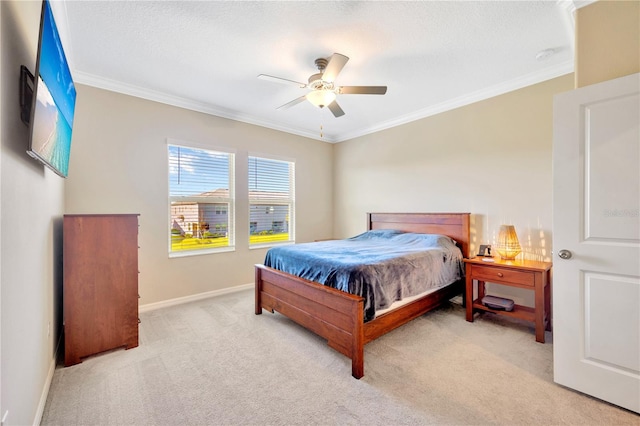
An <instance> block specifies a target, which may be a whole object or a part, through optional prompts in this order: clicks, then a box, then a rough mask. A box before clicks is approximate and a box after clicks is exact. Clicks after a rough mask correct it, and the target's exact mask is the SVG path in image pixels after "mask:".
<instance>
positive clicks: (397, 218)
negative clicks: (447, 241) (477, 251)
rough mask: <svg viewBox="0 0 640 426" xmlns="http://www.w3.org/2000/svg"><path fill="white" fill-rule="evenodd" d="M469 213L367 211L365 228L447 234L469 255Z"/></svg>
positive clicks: (464, 254) (466, 255)
mask: <svg viewBox="0 0 640 426" xmlns="http://www.w3.org/2000/svg"><path fill="white" fill-rule="evenodd" d="M469 216H470V213H367V230H373V229H397V230H399V231H405V232H417V233H420V234H442V235H447V236H449V237H451V238H453V239H454V240H456V242H457V243H458V245H459V247H460V249H461V250H462V255H463V256H464V257H465V258H468V257H469V235H470V233H469Z"/></svg>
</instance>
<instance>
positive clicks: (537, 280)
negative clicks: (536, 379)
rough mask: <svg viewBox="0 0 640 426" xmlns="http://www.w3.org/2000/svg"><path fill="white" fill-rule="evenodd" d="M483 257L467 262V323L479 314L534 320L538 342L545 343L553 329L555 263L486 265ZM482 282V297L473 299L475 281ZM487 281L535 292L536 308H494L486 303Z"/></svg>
mask: <svg viewBox="0 0 640 426" xmlns="http://www.w3.org/2000/svg"><path fill="white" fill-rule="evenodd" d="M482 259H483V258H482V257H474V258H472V259H464V262H465V264H466V292H465V298H466V309H467V321H469V322H473V315H474V313H475V312H477V311H487V312H493V313H494V314H497V315H506V316H509V317H513V318H520V319H523V320H527V321H531V322H534V323H535V326H536V342H540V343H544V331H545V330H549V331H550V330H551V266H552V264H551V262H536V261H531V260H500V259H498V258H493V259H494V260H493V262H485V261H483V260H482ZM474 281H477V282H478V298H477V299H475V300H474V299H473V287H474V286H473V282H474ZM485 282H490V283H496V284H500V285H506V286H509V287H518V288H524V289H527V290H532V291H533V292H534V293H535V306H534V307H533V308H530V307H527V306H521V305H515V306H514V308H513V310H512V311H501V310H496V309H491V308H489V307H487V306H484V305H483V304H482V298H483V297H484V296H485Z"/></svg>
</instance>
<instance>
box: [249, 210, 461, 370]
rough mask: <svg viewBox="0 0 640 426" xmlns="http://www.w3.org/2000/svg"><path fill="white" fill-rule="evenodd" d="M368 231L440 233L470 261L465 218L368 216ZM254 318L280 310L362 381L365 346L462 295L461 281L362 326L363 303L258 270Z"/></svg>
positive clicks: (300, 280) (338, 292)
mask: <svg viewBox="0 0 640 426" xmlns="http://www.w3.org/2000/svg"><path fill="white" fill-rule="evenodd" d="M367 229H368V230H373V229H397V230H401V231H406V232H417V233H423V234H444V235H448V236H450V237H451V238H453V239H454V240H456V241H457V243H458V245H459V246H460V248H461V249H462V254H463V256H464V257H465V258H468V257H469V213H367ZM255 273H256V277H255V280H256V281H255V297H256V301H255V313H256V315H260V314H261V313H262V309H266V310H268V311H269V312H271V313H273V312H274V311H278V312H280V313H281V314H283V315H285V316H287V317H289V318H290V319H292V320H293V321H295V322H297V323H298V324H300V325H302V326H303V327H305V328H307V329H309V330H311V331H313V332H314V333H316V334H318V335H319V336H321V337H323V338H325V339H327V343H328V345H329V346H331V347H332V348H333V349H335V350H337V351H338V352H340V353H342V354H344V355H346V356H347V357H349V358H350V359H351V374H352V375H353V377H355V378H356V379H359V378H361V377H362V376H364V345H365V344H366V343H368V342H370V341H372V340H374V339H376V338H378V337H380V336H382V335H383V334H385V333H387V332H389V331H391V330H393V329H395V328H397V327H399V326H401V325H403V324H406V323H407V322H409V321H411V320H412V319H414V318H416V317H418V316H420V315H422V314H424V313H425V312H428V311H430V310H432V309H434V308H436V307H438V306H440V305H441V304H443V303H446V302H447V301H448V300H449V299H451V298H452V297H454V296H456V295H457V294H460V293H461V292H463V289H464V278H463V279H462V280H460V281H457V282H455V283H454V284H451V285H449V286H446V287H444V288H441V289H439V290H437V291H435V292H433V293H431V294H428V295H427V296H424V297H423V298H420V299H417V300H414V301H412V302H410V303H407V304H405V305H403V306H401V307H399V308H397V309H393V310H391V311H388V312H385V313H384V314H382V315H379V316H377V317H376V318H374V319H373V320H371V321H369V322H366V323H365V322H364V299H363V298H362V297H360V296H356V295H352V294H349V293H346V292H344V291H341V290H336V289H334V288H331V287H326V286H324V285H322V284H319V283H316V282H313V281H309V280H306V279H304V278H300V277H296V276H294V275H291V274H287V273H285V272H281V271H278V270H276V269H272V268H269V267H266V266H264V265H256V269H255Z"/></svg>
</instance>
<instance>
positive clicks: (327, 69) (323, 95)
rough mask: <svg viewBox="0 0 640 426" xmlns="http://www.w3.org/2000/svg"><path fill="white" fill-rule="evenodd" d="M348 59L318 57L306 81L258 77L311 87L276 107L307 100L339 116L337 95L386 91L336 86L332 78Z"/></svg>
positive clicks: (303, 87)
mask: <svg viewBox="0 0 640 426" xmlns="http://www.w3.org/2000/svg"><path fill="white" fill-rule="evenodd" d="M348 60H349V58H348V57H346V56H344V55H341V54H340V53H334V54H333V55H331V57H330V58H328V59H327V58H318V59H316V60H315V64H316V67H318V71H319V72H318V73H316V74H313V75H312V76H311V77H309V82H308V83H300V82H298V81H293V80H289V79H286V78H280V77H273V76H271V75H266V74H260V75H259V76H258V78H260V79H262V80H269V81H275V82H277V83H284V84H289V85H291V84H293V85H296V86H298V87H299V88H301V89H311V91H310V92H309V93H307V94H306V95H304V96H300V97H299V98H296V99H294V100H292V101H291V102H287V103H286V104H284V105H282V106H279V107H278V108H276V109H287V108H291V107H292V106H294V105H297V104H299V103H300V102H303V101H304V100H307V101H309V102H311V103H312V104H313V105H315V106H317V107H318V108H324V107H325V106H326V107H327V108H329V110H331V112H332V113H333V115H334V116H335V117H341V116H343V115H344V111H343V110H342V108H340V105H338V102H337V101H336V96H337V95H384V94H385V93H387V86H337V85H335V84H334V80H335V79H336V77H337V76H338V74H339V73H340V71H342V68H344V66H345V64H346V63H347V61H348Z"/></svg>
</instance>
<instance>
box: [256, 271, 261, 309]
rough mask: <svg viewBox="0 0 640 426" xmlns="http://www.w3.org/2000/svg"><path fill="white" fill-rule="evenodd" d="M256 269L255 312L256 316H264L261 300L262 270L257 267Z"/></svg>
mask: <svg viewBox="0 0 640 426" xmlns="http://www.w3.org/2000/svg"><path fill="white" fill-rule="evenodd" d="M255 268H256V278H255V280H256V284H255V292H256V301H255V303H256V306H255V312H256V315H260V314H262V300H260V292H261V291H262V269H260V268H259V267H257V266H256V267H255Z"/></svg>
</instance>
